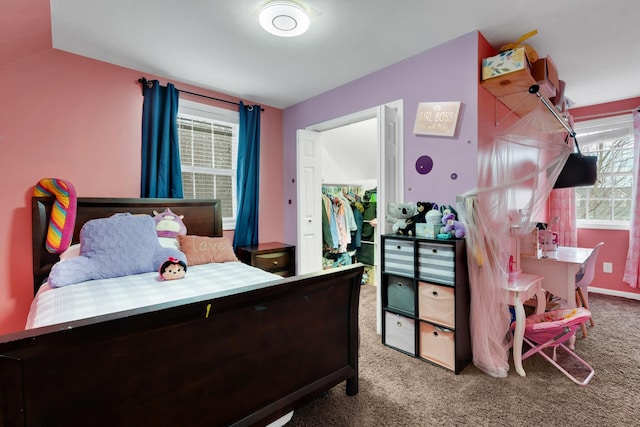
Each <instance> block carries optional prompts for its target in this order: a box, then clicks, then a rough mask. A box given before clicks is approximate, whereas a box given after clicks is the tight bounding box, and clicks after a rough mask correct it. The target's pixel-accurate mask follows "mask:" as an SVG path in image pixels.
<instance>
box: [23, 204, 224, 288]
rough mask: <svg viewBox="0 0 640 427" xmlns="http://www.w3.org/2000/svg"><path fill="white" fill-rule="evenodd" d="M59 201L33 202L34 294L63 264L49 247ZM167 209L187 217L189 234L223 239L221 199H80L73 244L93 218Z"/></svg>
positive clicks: (150, 212) (149, 212) (185, 218)
mask: <svg viewBox="0 0 640 427" xmlns="http://www.w3.org/2000/svg"><path fill="white" fill-rule="evenodd" d="M54 202H55V198H53V197H33V198H32V201H31V224H32V235H31V241H32V252H33V289H34V295H35V293H36V292H37V291H38V288H40V285H42V283H43V281H44V280H45V279H46V278H47V277H48V276H49V272H50V271H51V267H52V266H53V264H55V263H56V262H58V261H59V259H60V258H59V257H58V255H56V254H52V253H50V252H48V251H47V250H46V248H45V241H46V238H47V230H48V228H49V217H50V215H51V208H52V206H53V203H54ZM166 208H169V209H171V211H172V212H173V213H175V214H177V215H184V218H183V219H182V221H183V222H184V224H185V226H186V227H187V233H188V234H191V235H198V236H212V237H221V236H222V208H221V205H220V200H218V199H134V198H129V199H121V198H83V197H79V198H78V199H77V210H76V212H77V213H76V224H75V229H74V232H73V240H72V243H78V242H79V241H80V238H79V235H80V229H81V228H82V226H83V225H84V224H85V223H86V222H87V221H89V220H91V219H96V218H106V217H109V216H111V215H113V214H115V213H119V212H130V213H132V214H147V215H153V211H157V212H162V211H164V210H165V209H166Z"/></svg>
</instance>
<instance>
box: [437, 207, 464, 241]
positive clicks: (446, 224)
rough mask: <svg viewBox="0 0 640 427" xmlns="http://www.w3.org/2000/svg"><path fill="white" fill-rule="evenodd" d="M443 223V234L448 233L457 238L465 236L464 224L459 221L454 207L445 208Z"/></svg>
mask: <svg viewBox="0 0 640 427" xmlns="http://www.w3.org/2000/svg"><path fill="white" fill-rule="evenodd" d="M442 224H443V227H442V229H441V230H440V232H441V233H442V234H448V235H450V236H451V237H455V238H456V239H462V238H463V237H464V235H465V228H464V224H463V223H461V222H460V221H458V219H457V217H456V214H455V211H454V210H453V209H452V208H446V209H444V210H443V215H442Z"/></svg>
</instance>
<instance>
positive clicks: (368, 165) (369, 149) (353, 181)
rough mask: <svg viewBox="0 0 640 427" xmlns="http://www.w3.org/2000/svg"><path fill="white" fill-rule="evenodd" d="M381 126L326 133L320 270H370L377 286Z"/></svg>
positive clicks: (367, 123)
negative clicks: (359, 267) (357, 264)
mask: <svg viewBox="0 0 640 427" xmlns="http://www.w3.org/2000/svg"><path fill="white" fill-rule="evenodd" d="M377 126H378V122H377V119H376V118H371V119H367V120H362V121H359V122H356V123H351V124H348V125H345V126H340V127H336V128H333V129H330V130H326V131H323V132H322V143H321V159H322V173H321V181H322V194H321V195H319V196H320V197H321V198H322V268H323V269H328V268H333V267H338V266H342V265H349V264H352V263H355V262H362V263H363V264H365V265H367V266H369V268H367V269H365V276H364V277H363V283H374V282H375V272H374V266H375V265H376V256H375V253H376V248H375V244H376V238H375V233H374V225H375V221H376V217H377V205H376V201H377V187H378V176H377V175H378V167H377V166H378V163H379V160H378V147H377V145H378V138H377Z"/></svg>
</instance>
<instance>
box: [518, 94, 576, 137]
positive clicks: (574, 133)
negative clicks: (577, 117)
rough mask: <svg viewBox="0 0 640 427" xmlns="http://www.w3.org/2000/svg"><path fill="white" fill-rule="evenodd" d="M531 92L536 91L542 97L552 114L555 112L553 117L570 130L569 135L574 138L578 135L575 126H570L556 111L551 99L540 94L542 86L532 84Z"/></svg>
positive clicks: (541, 99)
mask: <svg viewBox="0 0 640 427" xmlns="http://www.w3.org/2000/svg"><path fill="white" fill-rule="evenodd" d="M529 93H534V94H535V95H536V96H537V97H538V98H540V101H542V103H543V104H544V106H545V107H547V110H549V112H550V113H551V114H553V117H555V118H556V120H558V121H559V122H560V124H561V125H562V127H563V128H565V129H566V130H567V132H569V136H570V137H572V138H575V137H576V131H574V130H573V128H571V126H569V123H567V121H566V120H565V119H563V118H562V117H561V116H560V114H558V112H557V111H556V108H555V107H554V106H553V105H551V104H549V101H547V98H545V97H544V96H542V95H541V94H540V86H538V85H531V86H530V87H529Z"/></svg>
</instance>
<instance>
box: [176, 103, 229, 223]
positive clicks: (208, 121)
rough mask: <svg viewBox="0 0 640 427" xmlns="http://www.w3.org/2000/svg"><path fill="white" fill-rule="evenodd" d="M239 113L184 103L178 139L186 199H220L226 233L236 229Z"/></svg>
mask: <svg viewBox="0 0 640 427" xmlns="http://www.w3.org/2000/svg"><path fill="white" fill-rule="evenodd" d="M238 121H239V118H238V112H237V111H231V110H225V109H222V108H216V107H213V106H210V105H206V104H199V103H196V102H191V101H182V100H181V101H180V103H179V108H178V137H179V139H180V163H181V165H182V187H183V191H184V198H185V199H211V198H215V199H220V201H221V204H222V221H223V228H224V229H225V230H231V229H234V228H235V220H236V218H235V215H236V191H235V189H236V168H237V166H236V164H237V157H238V155H237V153H238Z"/></svg>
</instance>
